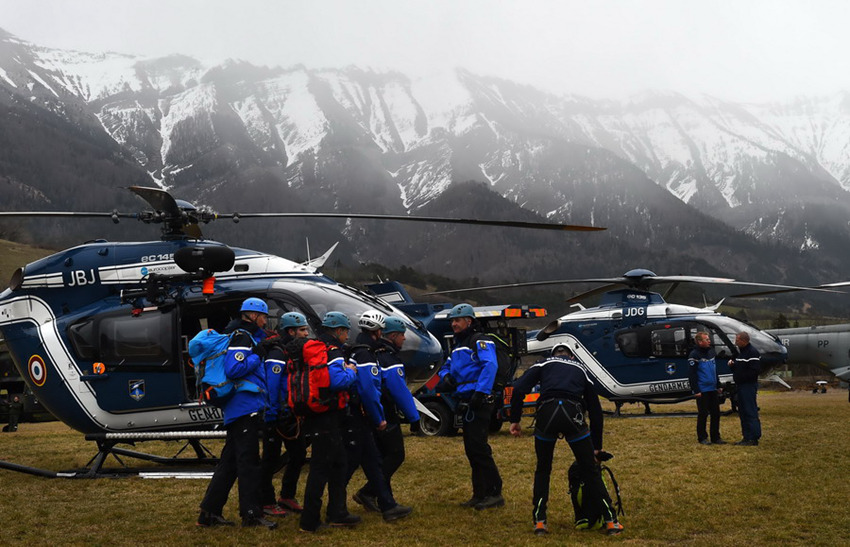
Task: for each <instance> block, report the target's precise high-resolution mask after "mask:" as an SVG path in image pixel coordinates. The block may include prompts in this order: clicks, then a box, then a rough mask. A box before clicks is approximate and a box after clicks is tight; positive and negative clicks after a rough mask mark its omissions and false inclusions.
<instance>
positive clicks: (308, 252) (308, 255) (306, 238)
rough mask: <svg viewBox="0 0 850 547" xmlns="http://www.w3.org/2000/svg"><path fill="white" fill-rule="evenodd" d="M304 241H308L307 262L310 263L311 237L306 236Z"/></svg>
mask: <svg viewBox="0 0 850 547" xmlns="http://www.w3.org/2000/svg"><path fill="white" fill-rule="evenodd" d="M304 241H306V242H307V263H308V264H309V263H310V238H309V237H305V238H304Z"/></svg>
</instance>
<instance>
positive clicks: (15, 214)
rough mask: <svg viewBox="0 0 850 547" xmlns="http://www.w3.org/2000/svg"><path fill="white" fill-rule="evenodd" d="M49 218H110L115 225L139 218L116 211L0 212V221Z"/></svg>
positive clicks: (136, 214) (137, 215)
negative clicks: (122, 221)
mask: <svg viewBox="0 0 850 547" xmlns="http://www.w3.org/2000/svg"><path fill="white" fill-rule="evenodd" d="M38 217H41V218H50V217H77V218H104V217H105V218H111V219H112V221H113V222H115V223H117V222H118V219H122V218H135V219H137V218H139V214H138V213H119V212H118V211H112V212H111V213H105V212H92V211H79V212H74V211H7V212H5V211H4V212H0V220H2V219H4V218H38Z"/></svg>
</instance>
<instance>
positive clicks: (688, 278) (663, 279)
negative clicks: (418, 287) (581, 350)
mask: <svg viewBox="0 0 850 547" xmlns="http://www.w3.org/2000/svg"><path fill="white" fill-rule="evenodd" d="M569 283H604V284H605V285H604V286H602V287H598V288H596V289H592V290H590V291H587V292H584V293H581V294H578V295H576V296H572V297H570V298H568V299H567V302H569V303H575V302H579V301H581V300H583V299H585V298H589V297H591V296H595V295H597V294H600V293H605V292H608V291H610V290H613V289H615V288H616V287H617V286H618V285H625V286H627V287H631V288H634V289H638V290H648V289H649V287H651V286H653V285H659V284H664V283H672V284H673V285H674V286H673V287H672V288H671V291H672V289H674V288H675V287H676V286H677V285H679V284H681V283H699V284H720V285H736V286H744V287H764V288H767V289H771V290H770V291H766V292H764V293H753V294H774V293H779V292H791V291H818V292H841V291H834V290H830V289H829V288H827V287H826V286H818V287H799V286H795V285H778V284H774V283H756V282H752V281H737V280H735V279H731V278H727V277H702V276H693V275H667V276H656V275H654V274H653V275H641V276H632V275H626V276H622V277H609V278H587V279H554V280H550V281H527V282H523V283H505V284H501V285H487V286H483V287H466V288H462V289H447V290H442V291H434V292H430V293H425V294H426V295H436V294H455V293H465V292H475V291H489V290H499V289H512V288H518V287H539V286H545V285H560V284H569ZM833 285H834V286H836V287H838V286H850V281H848V282H844V283H834V284H833ZM668 292H670V291H668ZM734 296H742V297H743V296H749V295H734Z"/></svg>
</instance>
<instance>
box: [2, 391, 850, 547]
mask: <svg viewBox="0 0 850 547" xmlns="http://www.w3.org/2000/svg"><path fill="white" fill-rule="evenodd" d="M759 401H760V405H761V409H762V424H763V429H764V438H763V440H762V443H761V445H760V446H758V447H737V446H732V445H731V444H730V445H725V446H701V445H699V444H697V443H696V436H695V433H694V423H695V418H694V417H653V418H640V417H632V418H609V419H607V420H606V430H605V448H606V449H607V450H609V451H610V452H613V453H614V454H615V455H616V457H615V458H614V460H612V462H611V467H612V468H613V469H614V471H615V473H616V476H617V479H618V480H619V482H620V485H621V488H622V492H623V501H624V505H625V509H626V516H625V517H624V518H623V519H622V522H623V523H624V524H625V526H626V531H625V533H624V534H623V535H621V536H619V537H614V538H609V537H606V536H603V535H601V534H600V533H598V532H578V531H576V530H573V529H572V526H571V520H572V508H571V506H570V504H569V498H568V496H567V493H566V484H565V483H566V467H567V466H568V465H569V463H570V461H571V460H572V458H571V455H570V454H569V450H568V448H567V447H566V444H565V443H563V444H562V448H561V449H560V450H559V451H558V453H557V455H556V461H555V465H556V468H555V469H556V471H555V472H554V473H553V485H552V496H551V499H550V511H549V524H550V531H551V533H550V534H549V536H547V537H544V538H539V537H535V536H534V535H533V534H532V533H531V517H530V514H531V481H532V474H533V470H534V454H533V445H532V440H531V437H530V436H528V435H526V436H523V437H522V438H520V439H515V438H513V437H511V436H510V435H508V434H507V428H505V429H504V430H503V431H502V432H501V433H499V434H497V435H494V436H493V437H492V438H491V442H492V445H493V449H494V452H495V457H496V461H497V463H498V464H499V467H500V470H501V472H502V476H503V479H504V482H505V487H504V494H505V498H506V499H507V505H506V506H505V507H503V508H500V509H495V510H490V511H484V512H476V511H474V510H472V509H465V508H461V507H459V506H458V503H459V502H461V501H463V500H465V499H467V498H468V497H469V495H470V486H469V470H468V466H467V464H466V460H465V458H464V456H463V447H462V442H461V439H460V437H454V438H420V437H408V438H407V450H408V458H407V461H406V462H405V464H404V466H403V467H402V468H401V470H400V471H399V473H398V474H397V478H396V480H395V491H396V497H397V498H398V500H399V501H400V502H402V503H405V504H410V505H413V506H414V507H415V512H414V514H413V515H412V516H411V517H410V518H408V519H406V520H402V521H399V522H397V523H393V524H387V523H384V522H383V521H382V520H381V519H380V518H378V517H377V516H375V515H372V514H366V515H363V516H364V522H363V524H362V525H361V526H360V527H359V528H357V529H354V530H330V531H327V532H323V533H320V534H318V535H316V536H307V535H305V534H300V533H299V532H298V531H297V518H291V517H288V518H285V519H282V520H281V526H280V528H279V529H277V530H274V531H267V530H257V529H241V528H239V527H236V528H229V529H198V528H196V527H195V524H194V523H195V518H196V516H197V507H198V503H199V502H200V500H201V497H202V496H203V493H204V490H205V488H206V486H207V481H206V480H176V479H168V480H143V479H139V478H124V479H100V480H85V479H83V480H66V479H53V480H51V479H45V478H39V477H35V476H30V475H23V474H18V473H14V472H11V471H5V470H0V492H2V495H0V541H2V543H3V544H5V545H9V544H30V545H48V544H60V543H62V544H76V545H79V544H85V545H100V544H104V545H107V544H109V545H112V544H118V545H130V544H157V545H233V544H246V545H255V544H271V543H294V544H319V543H324V544H328V543H330V544H342V543H343V542H344V543H346V544H355V545H367V544H368V545H414V544H415V545H419V544H429V545H462V544H490V545H498V544H531V543H535V544H536V543H546V544H564V543H580V544H599V543H608V542H627V543H637V544H667V543H685V544H694V545H745V544H751V545H775V544H780V543H781V544H796V545H842V544H843V545H847V544H850V508H848V503H850V482H849V481H848V472H850V435H848V434H847V430H848V425H850V403H848V400H847V392H846V391H844V390H830V392H828V393H826V394H817V395H814V394H812V393H811V392H806V391H796V392H788V393H778V392H764V393H762V394H760V399H759ZM694 408H695V405H694V404H693V403H686V404H681V405H675V406H674V407H659V410H679V411H690V410H693V409H694ZM640 410H641V409H639V408H638V407H633V408H631V409H629V411H630V412H633V413H635V414H638V413H639V412H640ZM523 425H524V426H526V433H527V432H528V427H527V426H529V425H530V420H526V421H524V424H523ZM721 428H722V434H723V436H724V437H725V439H726V440H728V441H736V440H738V439H740V425H739V422H738V419H737V416H735V415H731V416H724V417H723V419H722V421H721ZM209 446H210V447H211V448H213V449H214V450H215V451H217V450H218V448H219V446H220V443H217V442H214V443H210V444H209ZM153 448H154V446H153V445H152V446H150V447H148V446H142V449H144V450H151V451H154V450H153ZM166 448H168V449H169V450H173V445H171V446H169V447H166ZM93 453H94V447H93V446H92V445H90V444H89V443H86V441H84V440H83V438H82V436H81V435H79V434H77V433H75V432H73V431H71V430H69V429H68V428H67V427H65V426H63V425H61V424H59V423H55V422H54V423H42V424H22V426H21V428H20V430H19V432H18V433H16V434H0V459H2V460H7V461H14V462H16V463H21V464H25V465H30V466H35V467H41V468H47V469H53V470H58V469H68V468H72V467H81V466H83V465H85V464H86V462H87V461H88V459H89V458H90V457H91V456H92V455H93ZM112 463H114V462H112ZM361 480H362V478H361V476H360V474H359V473H358V474H357V475H355V478H354V483H356V485H357V486H359V484H360V482H361ZM300 486H301V488H302V489H303V481H302V484H301V485H300ZM349 490H350V492H351V491H353V489H349ZM299 494H301V490H299ZM350 509H351V510H352V511H353V512H355V513H360V512H361V511H360V508H359V506H356V505H355V504H354V503H353V502H352V503H351V504H350ZM225 516H227V517H230V518H236V516H237V506H236V495H235V490H234V492H233V494H232V495H231V500H230V502H229V503H228V505H227V507H226V508H225Z"/></svg>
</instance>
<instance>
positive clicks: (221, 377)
mask: <svg viewBox="0 0 850 547" xmlns="http://www.w3.org/2000/svg"><path fill="white" fill-rule="evenodd" d="M238 332H242V333H245V334H247V335H248V336H249V337H251V334H250V333H249V332H248V331H246V330H241V329H239V330H235V331H233V332H232V333H230V334H220V333H218V332H216V331H215V330H213V329H206V330H202V331H201V332H199V333H198V334H196V335H195V337H194V338H192V339H191V340H190V341H189V358H190V359H191V363H192V364H193V366H194V367H195V387H196V388H197V393H198V400H199V402H200V403H201V404H211V405H213V406H216V407H218V408H223V407H224V405H226V404H227V401H229V400H230V398H231V397H233V394H234V393H236V392H237V391H253V392H255V393H257V392H259V391H260V388H259V386H257V385H256V384H254V383H253V382H248V381H247V380H231V379H230V378H228V377H227V376H226V375H225V373H224V359H225V356H226V355H227V348H228V347H229V346H230V341H231V339H232V338H233V336H234V335H235V334H236V333H238ZM251 340H252V341H253V338H251Z"/></svg>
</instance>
